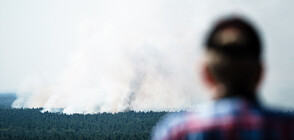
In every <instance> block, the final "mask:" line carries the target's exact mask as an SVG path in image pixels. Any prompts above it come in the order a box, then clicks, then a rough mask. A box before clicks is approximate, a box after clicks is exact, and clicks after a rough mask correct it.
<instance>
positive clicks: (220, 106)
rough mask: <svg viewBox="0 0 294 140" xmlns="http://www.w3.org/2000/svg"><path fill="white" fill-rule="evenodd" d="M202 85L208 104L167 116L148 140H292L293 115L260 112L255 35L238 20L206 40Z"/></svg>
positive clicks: (258, 42) (259, 71)
mask: <svg viewBox="0 0 294 140" xmlns="http://www.w3.org/2000/svg"><path fill="white" fill-rule="evenodd" d="M204 50H205V51H204V62H203V66H202V68H201V69H202V75H201V76H202V81H203V83H204V84H205V85H206V87H207V88H208V89H209V90H210V91H211V93H210V94H209V95H210V97H211V98H212V101H211V102H210V103H207V104H206V105H203V106H202V107H200V108H199V109H198V110H196V111H195V112H180V113H172V114H169V115H167V116H166V117H165V118H164V119H163V120H162V121H161V122H159V123H158V124H157V126H156V127H155V128H154V129H153V133H152V139H155V140H158V139H164V140H165V139H166V140H169V139H197V140H202V139H248V140H249V139H250V140H252V139H292V140H294V117H293V116H294V115H293V114H290V113H289V114H288V113H282V112H281V111H279V110H273V109H268V108H266V107H264V106H263V105H262V104H261V103H260V101H259V100H258V99H257V92H258V88H259V85H260V83H261V80H262V76H263V73H264V69H263V60H262V52H263V51H262V50H263V48H262V42H261V39H260V35H259V34H258V32H257V30H256V29H255V28H254V27H253V26H252V24H250V23H249V22H248V21H246V20H244V19H242V18H240V17H227V18H224V19H222V20H220V21H219V22H217V23H216V24H215V26H214V27H213V28H212V30H211V32H209V34H208V36H207V40H206V42H205V49H204Z"/></svg>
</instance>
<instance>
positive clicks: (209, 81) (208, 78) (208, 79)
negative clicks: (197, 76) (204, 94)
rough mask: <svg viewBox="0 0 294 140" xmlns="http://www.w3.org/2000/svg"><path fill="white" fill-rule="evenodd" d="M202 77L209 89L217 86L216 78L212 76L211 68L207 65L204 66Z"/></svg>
mask: <svg viewBox="0 0 294 140" xmlns="http://www.w3.org/2000/svg"><path fill="white" fill-rule="evenodd" d="M201 71H202V72H201V77H202V81H203V83H204V84H205V85H206V86H208V88H212V87H213V86H215V84H216V82H215V79H214V77H213V76H212V74H211V72H210V70H209V67H208V65H207V64H205V63H204V64H203V65H202V70H201Z"/></svg>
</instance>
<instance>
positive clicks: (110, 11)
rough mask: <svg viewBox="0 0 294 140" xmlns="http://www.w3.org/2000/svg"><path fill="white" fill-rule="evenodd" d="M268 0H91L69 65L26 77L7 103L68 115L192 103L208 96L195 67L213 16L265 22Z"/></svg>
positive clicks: (81, 17)
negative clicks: (239, 16)
mask: <svg viewBox="0 0 294 140" xmlns="http://www.w3.org/2000/svg"><path fill="white" fill-rule="evenodd" d="M266 2H267V1H264V2H259V3H256V5H255V6H254V7H252V5H250V3H249V2H248V3H242V2H234V3H232V1H230V0H226V1H223V2H220V1H200V0H199V1H192V0H191V1H190V0H185V1H169V0H160V1H135V0H127V1H107V2H106V1H104V2H101V1H100V2H97V3H95V2H92V3H93V5H96V6H97V8H96V9H95V12H93V14H90V15H83V14H80V15H78V16H77V21H76V22H75V23H73V24H75V25H76V32H75V33H76V42H77V43H76V46H75V50H74V51H73V52H71V53H70V55H69V57H68V63H67V65H65V66H64V68H63V70H62V71H61V72H60V73H59V74H58V75H51V74H50V73H49V74H48V73H45V72H44V73H43V74H36V75H34V76H31V77H29V78H28V79H27V80H26V81H24V82H23V84H22V85H21V87H20V88H19V91H18V92H17V97H18V98H17V100H16V101H15V102H14V103H13V107H17V108H19V107H28V108H34V107H43V108H44V109H43V111H51V112H63V113H68V114H71V113H98V112H120V111H127V110H135V111H148V110H155V111H161V110H179V109H188V108H191V107H193V106H195V105H196V104H197V103H199V102H202V101H204V100H206V96H205V93H204V91H203V89H202V86H201V83H200V82H199V80H198V79H199V72H198V71H197V68H198V67H199V65H200V64H199V61H198V60H199V59H198V58H199V57H200V54H201V45H202V40H203V37H204V35H205V31H207V29H208V28H209V27H210V25H211V24H212V21H213V20H215V19H217V18H218V17H219V16H221V15H225V14H232V13H233V14H234V13H242V14H243V13H244V14H246V15H248V16H250V17H251V18H252V19H253V20H256V22H257V23H259V24H260V25H265V24H267V23H266V22H265V21H267V20H268V19H269V16H266V12H268V10H270V9H271V8H272V7H273V6H275V4H276V3H275V2H271V3H270V4H268V5H267V6H262V5H263V3H266ZM283 6H285V5H283ZM92 7H95V6H92ZM260 8H263V9H260ZM263 10H264V11H263ZM273 12H275V11H273ZM267 27H268V26H265V28H266V29H267ZM269 32H270V31H269ZM56 51H58V50H56ZM52 57H54V56H52Z"/></svg>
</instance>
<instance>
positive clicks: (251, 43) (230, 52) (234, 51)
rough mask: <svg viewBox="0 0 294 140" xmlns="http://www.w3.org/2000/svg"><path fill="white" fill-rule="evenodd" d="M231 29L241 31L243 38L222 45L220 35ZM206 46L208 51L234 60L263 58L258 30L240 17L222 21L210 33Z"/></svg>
mask: <svg viewBox="0 0 294 140" xmlns="http://www.w3.org/2000/svg"><path fill="white" fill-rule="evenodd" d="M229 28H233V29H237V30H238V31H240V34H241V37H240V38H239V40H235V41H231V42H228V43H222V42H221V41H222V40H221V39H220V38H219V36H218V35H219V33H220V32H222V31H224V30H225V29H229ZM205 46H206V47H207V49H211V50H215V51H218V52H220V53H224V54H226V55H227V56H232V57H234V58H240V57H247V58H255V59H261V57H262V56H261V52H262V43H261V41H260V38H259V34H258V32H257V30H256V29H255V28H254V27H253V26H252V25H251V24H250V23H249V22H248V21H245V20H244V19H241V18H238V17H229V18H225V19H223V20H220V21H219V22H218V23H217V24H216V25H215V26H214V28H213V29H212V30H211V32H210V33H209V35H208V37H207V40H206V44H205Z"/></svg>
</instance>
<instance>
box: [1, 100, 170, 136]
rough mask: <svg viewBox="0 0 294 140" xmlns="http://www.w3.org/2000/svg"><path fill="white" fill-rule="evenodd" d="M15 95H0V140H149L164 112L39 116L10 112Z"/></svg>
mask: <svg viewBox="0 0 294 140" xmlns="http://www.w3.org/2000/svg"><path fill="white" fill-rule="evenodd" d="M14 100H15V96H12V95H8V94H7V95H1V96H0V140H2V139H3V140H4V139H56V140H58V139H70V140H72V139H136V140H137V139H149V137H150V133H151V130H152V128H153V126H154V125H155V124H156V123H157V122H158V120H159V119H160V118H161V117H162V116H163V115H164V114H166V113H165V112H133V111H129V112H123V113H116V114H111V113H101V114H87V115H82V114H73V115H66V114H61V113H49V112H45V113H41V112H40V111H41V108H37V109H12V108H11V107H10V106H11V103H12V102H13V101H14Z"/></svg>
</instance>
